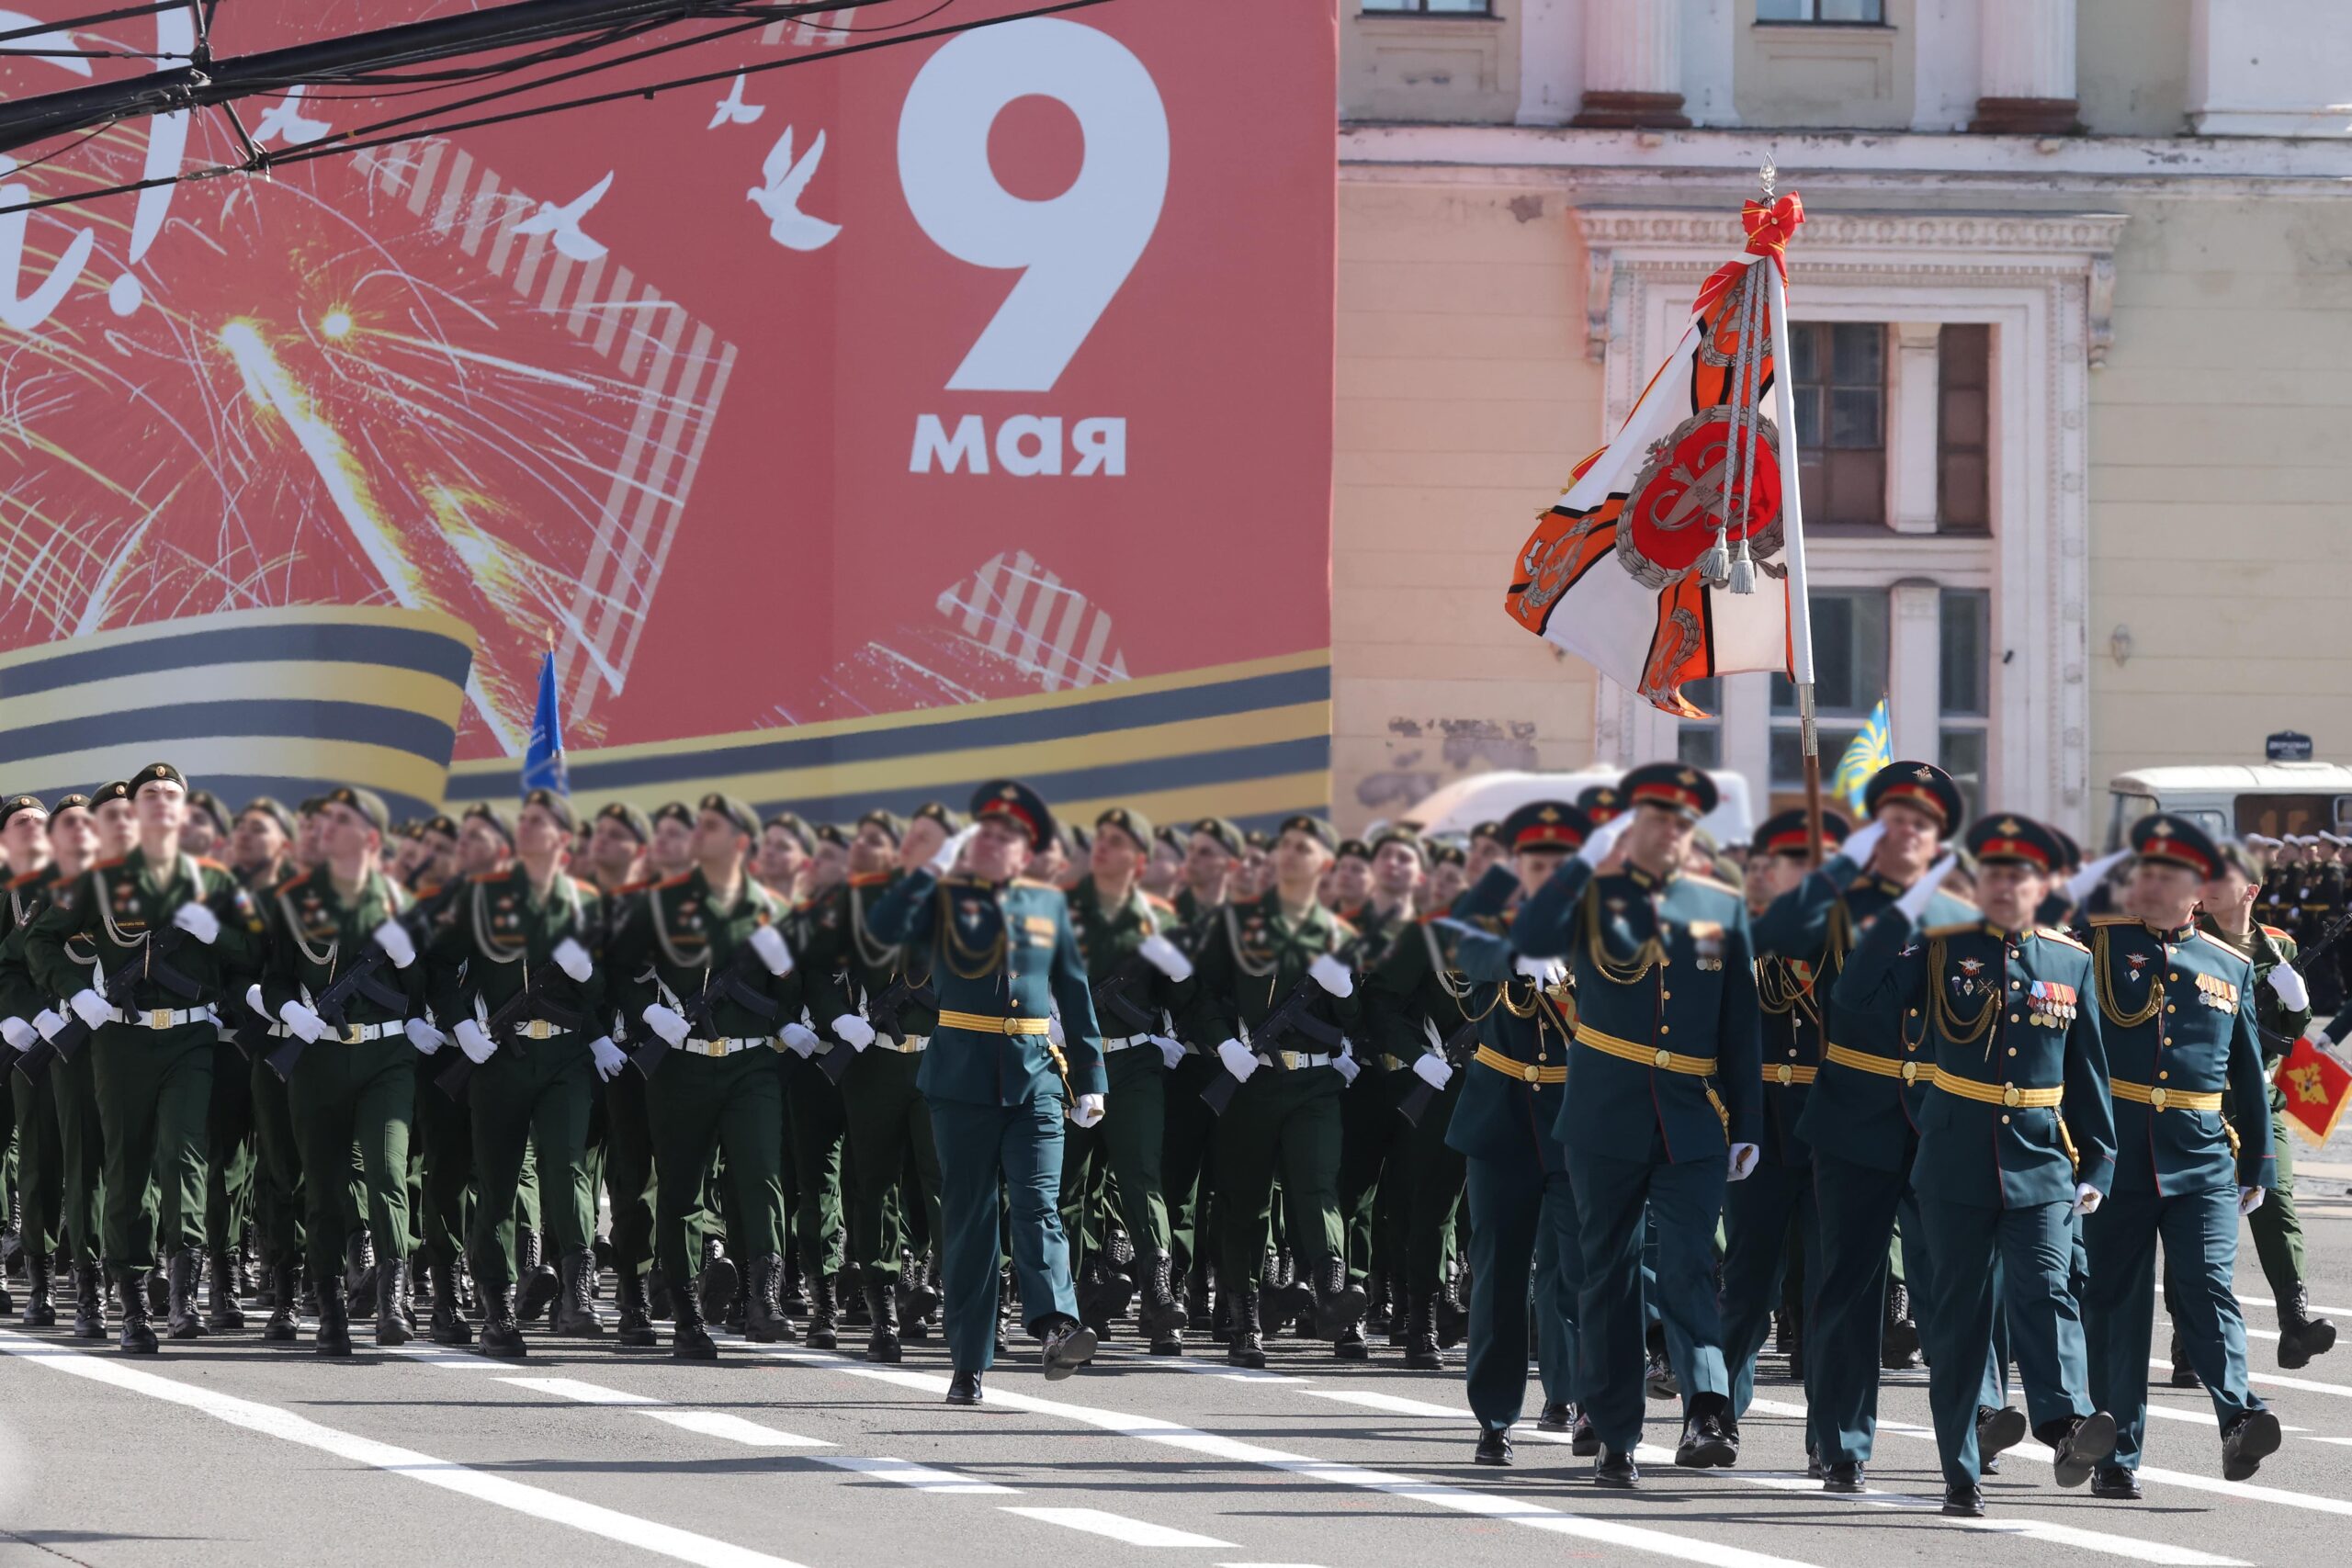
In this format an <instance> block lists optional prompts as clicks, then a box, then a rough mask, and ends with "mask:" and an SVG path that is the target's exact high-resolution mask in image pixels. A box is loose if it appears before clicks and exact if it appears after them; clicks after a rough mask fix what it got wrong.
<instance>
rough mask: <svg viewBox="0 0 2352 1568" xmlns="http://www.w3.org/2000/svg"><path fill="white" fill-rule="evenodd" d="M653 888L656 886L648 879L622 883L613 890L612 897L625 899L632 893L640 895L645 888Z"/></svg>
mask: <svg viewBox="0 0 2352 1568" xmlns="http://www.w3.org/2000/svg"><path fill="white" fill-rule="evenodd" d="M652 886H657V885H656V884H655V882H654V881H653V879H652V878H650V877H645V878H641V879H640V880H639V881H636V882H624V883H622V884H621V885H620V886H618V887H616V888H614V889H613V897H616V898H626V897H628V896H629V895H630V894H632V893H642V892H644V891H645V890H646V889H647V888H649V887H652Z"/></svg>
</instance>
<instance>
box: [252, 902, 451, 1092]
mask: <svg viewBox="0 0 2352 1568" xmlns="http://www.w3.org/2000/svg"><path fill="white" fill-rule="evenodd" d="M455 891H456V889H455V888H451V889H449V890H448V891H447V892H446V893H444V894H443V895H442V897H440V898H439V899H436V900H435V902H434V903H432V904H430V905H427V904H422V903H413V904H411V905H410V906H409V907H408V908H407V909H406V910H404V911H402V912H401V914H400V915H398V916H395V917H394V918H395V919H398V920H399V921H400V924H401V930H403V931H407V932H408V940H409V945H410V946H412V947H413V948H414V949H415V950H416V953H417V956H418V958H420V959H422V958H423V956H424V949H425V946H426V944H427V943H428V942H429V941H430V940H431V936H432V931H433V919H434V917H435V915H436V914H437V913H438V912H439V910H440V908H441V905H442V904H443V903H446V902H447V899H448V897H450V896H451V895H452V894H454V893H455ZM391 961H392V955H391V954H390V953H386V952H385V951H384V949H383V947H382V945H381V944H380V943H379V942H374V941H372V940H371V941H370V942H368V951H367V952H366V953H362V954H360V956H359V958H358V959H357V961H356V962H355V963H354V964H352V965H351V967H350V968H348V969H345V971H343V973H341V974H339V975H337V976H335V977H334V982H333V983H332V984H330V985H329V986H328V987H327V988H326V989H325V990H324V991H322V992H321V993H320V994H319V996H318V997H317V998H316V999H315V1000H313V1001H312V1002H311V1011H312V1012H315V1013H317V1014H318V1015H319V1018H320V1020H321V1021H322V1022H324V1023H325V1024H326V1025H327V1027H329V1028H330V1029H334V1030H336V1031H338V1032H339V1031H341V1030H343V1029H344V1028H345V1027H346V1020H345V1017H344V1009H345V1007H346V1006H347V1005H348V1004H349V1003H350V1001H351V998H352V997H353V996H354V995H357V996H362V997H365V998H368V1000H369V1001H371V1002H374V1003H375V1004H376V1005H377V1006H378V1007H380V1008H389V1009H392V1010H399V1011H402V1012H405V1011H406V1010H407V1009H408V993H407V992H405V991H402V990H401V989H399V988H398V987H393V986H390V985H387V984H386V983H385V982H384V981H383V980H381V979H379V978H378V976H380V975H381V974H382V973H383V968H384V965H385V964H390V962H391ZM309 1044H310V1042H309V1041H307V1040H304V1039H303V1038H302V1037H301V1036H300V1035H299V1034H296V1033H293V1032H291V1031H289V1032H288V1033H287V1035H286V1038H285V1039H284V1040H283V1041H281V1042H280V1043H278V1046H277V1049H276V1050H274V1051H272V1052H271V1053H270V1054H269V1055H267V1056H266V1057H264V1058H263V1060H264V1061H266V1062H267V1063H268V1064H269V1070H270V1071H271V1072H273V1073H276V1074H277V1079H278V1081H279V1082H280V1083H284V1082H286V1081H287V1080H288V1079H290V1078H291V1077H293V1076H294V1064H295V1063H297V1062H299V1061H300V1060H301V1059H302V1052H303V1050H304V1049H305V1048H306V1047H307V1046H308V1045H309Z"/></svg>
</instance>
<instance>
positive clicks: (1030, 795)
mask: <svg viewBox="0 0 2352 1568" xmlns="http://www.w3.org/2000/svg"><path fill="white" fill-rule="evenodd" d="M991 817H993V818H998V819H1000V820H1001V821H1007V822H1011V823H1012V824H1014V825H1015V826H1017V827H1018V828H1020V829H1021V830H1022V831H1023V832H1024V833H1026V834H1028V835H1029V847H1030V848H1031V849H1033V850H1043V849H1044V848H1045V847H1046V845H1047V844H1050V843H1052V842H1053V841H1054V814H1053V813H1052V812H1051V811H1048V810H1046V802H1045V799H1044V797H1043V796H1041V795H1038V793H1037V792H1036V791H1035V790H1034V789H1031V788H1030V787H1029V786H1028V785H1027V784H1023V783H1022V782H1021V781H1020V780H1019V779H998V780H996V781H995V782H994V783H992V784H982V785H981V786H980V787H979V790H978V793H976V794H975V795H973V796H972V820H973V821H975V822H983V821H986V820H987V819H988V818H991Z"/></svg>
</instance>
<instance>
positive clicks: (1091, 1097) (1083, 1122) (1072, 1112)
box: [1069, 1094, 1103, 1127]
mask: <svg viewBox="0 0 2352 1568" xmlns="http://www.w3.org/2000/svg"><path fill="white" fill-rule="evenodd" d="M1069 1119H1070V1120H1071V1121H1072V1122H1077V1123H1078V1124H1079V1125H1080V1126H1081V1127H1091V1126H1093V1125H1094V1124H1095V1123H1096V1122H1100V1121H1102V1120H1103V1097H1102V1096H1101V1095H1099V1094H1081V1095H1080V1096H1079V1097H1078V1103H1077V1104H1076V1105H1073V1106H1071V1107H1070V1108H1069Z"/></svg>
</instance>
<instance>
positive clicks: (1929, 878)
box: [1894, 852, 1960, 926]
mask: <svg viewBox="0 0 2352 1568" xmlns="http://www.w3.org/2000/svg"><path fill="white" fill-rule="evenodd" d="M1959 863H1960V859H1959V857H1958V856H1956V855H1953V854H1951V853H1950V852H1946V853H1945V854H1943V855H1941V856H1939V857H1938V858H1937V861H1936V863H1935V864H1933V865H1931V866H1929V867H1928V869H1927V871H1926V873H1925V874H1923V875H1921V876H1920V878H1919V880H1918V881H1917V882H1915V883H1913V884H1912V885H1911V890H1910V891H1909V892H1908V893H1905V895H1904V896H1903V897H1900V898H1897V899H1896V900H1895V901H1894V907H1895V908H1897V909H1900V910H1901V911H1902V912H1903V918H1904V919H1906V920H1909V921H1910V922H1911V923H1912V924H1913V925H1915V926H1916V925H1917V924H1918V923H1919V920H1920V919H1921V917H1923V916H1924V915H1926V914H1927V912H1928V899H1930V898H1933V897H1935V896H1936V889H1937V888H1939V887H1941V886H1943V885H1944V878H1945V877H1947V876H1950V875H1951V872H1952V867H1954V866H1956V865H1958V864H1959Z"/></svg>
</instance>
